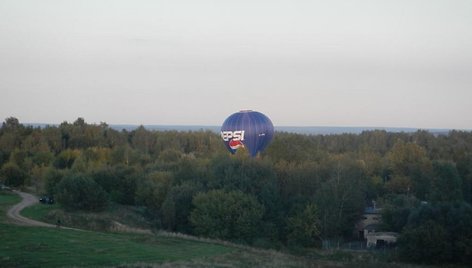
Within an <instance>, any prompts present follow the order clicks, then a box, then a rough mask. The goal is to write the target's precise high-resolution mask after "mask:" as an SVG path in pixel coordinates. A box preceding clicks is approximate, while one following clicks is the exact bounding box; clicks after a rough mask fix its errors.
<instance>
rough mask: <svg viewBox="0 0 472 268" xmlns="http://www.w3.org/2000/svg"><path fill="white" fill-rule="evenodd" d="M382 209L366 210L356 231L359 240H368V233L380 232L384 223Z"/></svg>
mask: <svg viewBox="0 0 472 268" xmlns="http://www.w3.org/2000/svg"><path fill="white" fill-rule="evenodd" d="M381 212H382V209H380V208H376V207H375V206H374V207H367V208H365V209H364V214H363V215H362V218H361V219H360V220H359V221H358V222H357V223H356V226H355V231H356V234H355V236H357V238H358V239H367V237H366V235H367V234H368V233H373V232H376V231H378V230H379V227H380V223H381V222H382V215H381Z"/></svg>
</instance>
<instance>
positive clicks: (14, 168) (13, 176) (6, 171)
mask: <svg viewBox="0 0 472 268" xmlns="http://www.w3.org/2000/svg"><path fill="white" fill-rule="evenodd" d="M27 176H28V174H27V173H25V172H24V171H23V170H22V169H21V168H19V167H18V165H16V164H15V163H11V162H9V163H6V164H5V165H3V167H2V169H0V180H2V181H3V183H4V184H5V185H8V186H13V187H17V186H21V185H23V183H24V182H25V180H26V178H27Z"/></svg>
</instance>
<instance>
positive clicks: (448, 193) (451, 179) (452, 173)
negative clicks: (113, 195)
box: [432, 161, 462, 202]
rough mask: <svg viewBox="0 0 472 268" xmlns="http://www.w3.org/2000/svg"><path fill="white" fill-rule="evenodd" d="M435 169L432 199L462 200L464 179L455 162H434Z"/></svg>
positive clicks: (444, 200) (443, 200)
mask: <svg viewBox="0 0 472 268" xmlns="http://www.w3.org/2000/svg"><path fill="white" fill-rule="evenodd" d="M433 170H434V177H433V180H432V181H433V183H432V184H433V187H432V188H433V192H432V199H433V200H435V201H442V202H447V201H459V200H462V189H461V186H462V180H461V177H460V176H459V173H458V172H457V169H456V166H455V164H454V163H451V162H444V161H435V162H434V163H433Z"/></svg>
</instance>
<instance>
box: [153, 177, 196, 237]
mask: <svg viewBox="0 0 472 268" xmlns="http://www.w3.org/2000/svg"><path fill="white" fill-rule="evenodd" d="M203 189H204V188H203V186H202V185H201V184H198V183H195V182H192V181H186V182H184V183H182V184H180V185H176V186H173V187H172V188H171V189H170V190H169V193H168V194H167V196H166V199H165V200H164V202H163V204H162V221H163V226H164V227H165V228H167V229H168V230H171V231H177V232H183V233H190V232H191V230H192V226H191V224H190V221H189V218H190V212H191V211H192V209H193V208H194V206H193V204H192V199H193V197H194V196H195V195H196V194H197V193H198V192H200V191H202V190H203Z"/></svg>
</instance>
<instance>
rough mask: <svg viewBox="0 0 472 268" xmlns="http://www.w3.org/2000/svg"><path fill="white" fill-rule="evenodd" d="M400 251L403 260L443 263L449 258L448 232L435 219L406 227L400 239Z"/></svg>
mask: <svg viewBox="0 0 472 268" xmlns="http://www.w3.org/2000/svg"><path fill="white" fill-rule="evenodd" d="M398 244H399V248H400V250H399V253H400V256H401V258H402V259H403V260H405V261H413V262H419V263H443V262H444V261H446V260H447V259H448V256H446V252H448V251H449V247H450V245H449V243H448V238H447V233H446V231H445V230H444V227H443V226H441V225H440V224H438V223H436V222H434V221H427V222H425V223H424V224H423V225H419V226H417V227H415V228H408V229H406V230H405V231H404V232H403V233H402V235H401V237H400V238H399V239H398Z"/></svg>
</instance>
